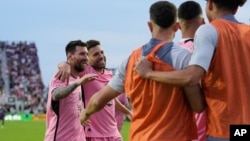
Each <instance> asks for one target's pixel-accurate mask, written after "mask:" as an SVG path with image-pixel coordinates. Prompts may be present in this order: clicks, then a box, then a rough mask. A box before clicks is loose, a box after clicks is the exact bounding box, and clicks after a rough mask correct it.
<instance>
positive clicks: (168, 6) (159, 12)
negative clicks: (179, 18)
mask: <svg viewBox="0 0 250 141" xmlns="http://www.w3.org/2000/svg"><path fill="white" fill-rule="evenodd" d="M149 13H150V19H151V20H152V21H154V22H155V23H156V24H157V25H158V26H160V27H161V28H168V27H170V26H171V25H172V24H173V23H174V22H175V21H176V15H177V10H176V6H175V5H174V4H172V3H170V2H168V1H158V2H155V3H154V4H152V5H151V7H150V10H149Z"/></svg>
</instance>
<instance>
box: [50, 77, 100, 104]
mask: <svg viewBox="0 0 250 141" xmlns="http://www.w3.org/2000/svg"><path fill="white" fill-rule="evenodd" d="M96 77H97V74H86V75H84V76H83V77H81V78H79V79H77V80H75V82H74V83H72V84H69V85H68V86H65V87H59V88H56V89H54V90H53V91H52V99H53V100H54V101H57V100H60V99H63V98H65V97H67V96H69V95H70V94H71V93H72V92H73V91H74V90H75V89H76V88H77V87H78V86H80V85H84V84H86V83H88V82H90V81H93V80H95V79H96Z"/></svg>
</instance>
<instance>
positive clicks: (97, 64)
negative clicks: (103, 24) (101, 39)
mask: <svg viewBox="0 0 250 141" xmlns="http://www.w3.org/2000/svg"><path fill="white" fill-rule="evenodd" d="M88 51H89V52H88V54H89V55H88V56H89V64H90V65H91V66H92V67H93V68H94V69H95V70H96V71H100V72H102V71H103V69H105V67H106V56H105V54H104V51H103V50H102V48H101V46H100V45H96V46H94V47H91V48H90V49H89V50H88Z"/></svg>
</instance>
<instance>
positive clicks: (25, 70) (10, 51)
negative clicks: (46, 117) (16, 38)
mask: <svg viewBox="0 0 250 141" xmlns="http://www.w3.org/2000/svg"><path fill="white" fill-rule="evenodd" d="M47 91H48V88H47V87H45V86H44V84H43V81H42V77H41V71H40V67H39V58H38V55H37V48H36V45H35V43H28V42H26V41H24V42H21V41H20V42H7V41H0V104H1V105H4V106H5V108H6V109H7V112H9V113H11V114H16V113H26V114H28V113H30V114H40V113H46V100H47V97H46V96H47Z"/></svg>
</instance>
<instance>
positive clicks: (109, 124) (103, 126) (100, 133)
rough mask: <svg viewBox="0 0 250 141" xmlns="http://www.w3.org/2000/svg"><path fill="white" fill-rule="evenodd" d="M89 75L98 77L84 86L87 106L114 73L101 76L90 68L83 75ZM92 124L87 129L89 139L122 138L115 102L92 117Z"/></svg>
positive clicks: (106, 72)
mask: <svg viewBox="0 0 250 141" xmlns="http://www.w3.org/2000/svg"><path fill="white" fill-rule="evenodd" d="M89 73H94V74H97V75H98V77H97V79H96V80H94V81H91V82H89V83H87V84H85V85H84V86H83V89H84V95H85V102H86V104H88V102H89V99H90V98H91V97H92V96H93V94H95V93H96V92H97V91H99V90H100V89H102V88H103V87H104V86H105V85H106V84H107V83H108V82H109V81H110V79H111V77H112V71H108V70H105V71H104V73H103V74H101V73H99V72H97V71H95V70H94V69H93V68H92V67H91V66H88V67H87V68H86V69H85V71H84V72H83V73H82V74H81V75H84V74H89ZM90 122H91V123H90V125H89V126H88V127H86V128H85V134H86V136H87V137H98V138H99V137H121V135H120V133H119V131H118V129H117V123H116V120H115V101H114V100H111V101H110V102H108V103H107V105H106V106H105V107H104V108H103V109H102V110H100V111H98V112H97V113H95V114H93V115H91V117H90Z"/></svg>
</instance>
